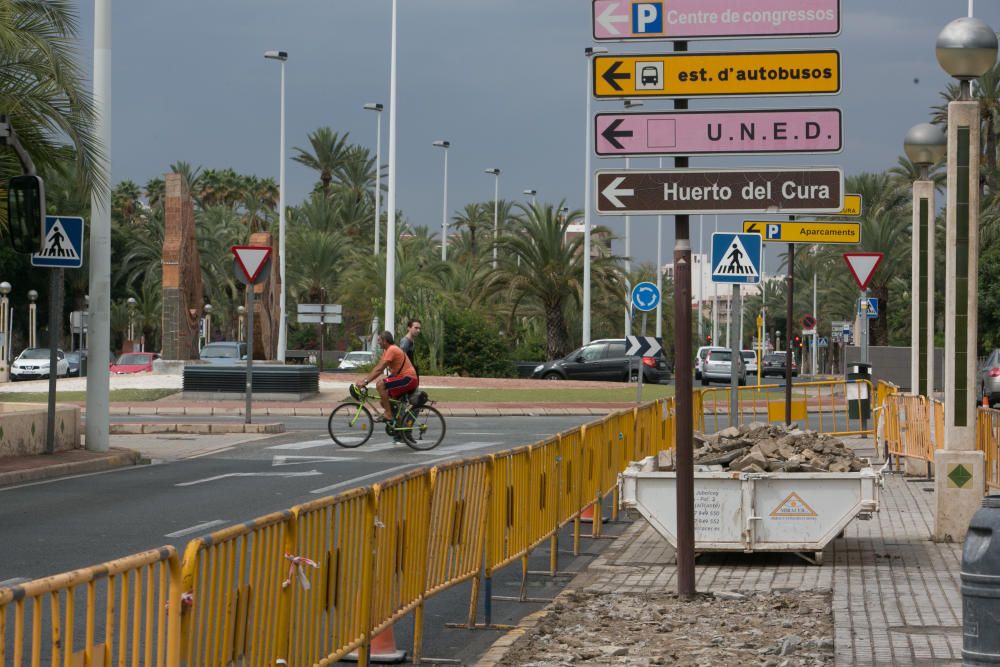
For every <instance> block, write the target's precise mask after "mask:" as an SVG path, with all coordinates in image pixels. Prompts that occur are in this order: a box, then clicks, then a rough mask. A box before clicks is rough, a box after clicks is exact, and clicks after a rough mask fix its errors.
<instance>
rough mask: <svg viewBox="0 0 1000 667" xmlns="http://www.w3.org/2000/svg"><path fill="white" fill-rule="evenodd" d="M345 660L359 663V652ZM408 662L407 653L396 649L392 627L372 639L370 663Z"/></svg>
mask: <svg viewBox="0 0 1000 667" xmlns="http://www.w3.org/2000/svg"><path fill="white" fill-rule="evenodd" d="M344 660H348V661H351V662H357V660H358V652H357V651H352V652H351V653H349V654H348V655H346V656H344ZM404 660H406V651H403V650H400V649H397V648H396V637H395V635H394V634H393V632H392V626H391V625H390V626H389V627H388V628H386V629H385V630H383V631H382V632H380V633H378V634H377V635H375V636H374V637H372V643H371V646H370V647H369V649H368V662H378V663H383V664H387V663H395V662H403V661H404Z"/></svg>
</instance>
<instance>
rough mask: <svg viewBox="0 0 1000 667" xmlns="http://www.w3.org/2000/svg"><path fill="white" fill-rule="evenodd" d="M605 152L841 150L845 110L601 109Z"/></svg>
mask: <svg viewBox="0 0 1000 667" xmlns="http://www.w3.org/2000/svg"><path fill="white" fill-rule="evenodd" d="M594 134H595V138H594V146H595V151H596V153H597V155H598V156H600V157H620V156H623V155H699V154H706V153H711V154H716V155H727V154H728V155H735V154H746V153H836V152H839V151H840V150H841V148H842V146H843V132H842V129H841V114H840V109H774V110H761V111H663V112H656V113H601V114H597V116H596V118H595V119H594Z"/></svg>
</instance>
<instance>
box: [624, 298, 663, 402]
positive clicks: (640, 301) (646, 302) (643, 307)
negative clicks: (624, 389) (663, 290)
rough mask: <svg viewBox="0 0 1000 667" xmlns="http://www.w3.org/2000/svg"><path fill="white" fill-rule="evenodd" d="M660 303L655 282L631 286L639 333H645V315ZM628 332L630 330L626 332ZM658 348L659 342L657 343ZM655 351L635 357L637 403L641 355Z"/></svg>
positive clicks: (640, 390) (639, 394)
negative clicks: (640, 326)
mask: <svg viewBox="0 0 1000 667" xmlns="http://www.w3.org/2000/svg"><path fill="white" fill-rule="evenodd" d="M659 304H660V290H659V289H657V287H656V284H655V283H651V282H641V283H636V286H635V287H633V288H632V307H633V308H635V309H636V310H638V311H640V312H641V313H642V330H641V331H640V333H641V334H642V335H643V336H645V335H646V316H647V315H648V314H649V311H651V310H655V309H656V307H657V306H658V305H659ZM628 333H629V334H630V333H631V332H628ZM657 349H659V344H658V345H657ZM652 354H655V352H653V353H651V354H650V355H645V354H643V353H640V356H638V357H636V361H637V364H636V368H637V375H638V377H637V384H636V389H635V402H636V403H639V402H640V401H641V400H642V357H643V356H652Z"/></svg>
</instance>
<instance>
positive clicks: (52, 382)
mask: <svg viewBox="0 0 1000 667" xmlns="http://www.w3.org/2000/svg"><path fill="white" fill-rule="evenodd" d="M62 286H63V270H62V269H50V270H49V414H48V415H47V417H48V419H47V420H46V423H45V453H46V454H55V452H56V377H57V376H58V375H59V358H58V354H57V352H58V350H59V330H60V329H61V327H60V325H59V320H60V319H61V317H60V316H61V315H62ZM7 335H8V337H9V336H10V334H9V333H8V334H7Z"/></svg>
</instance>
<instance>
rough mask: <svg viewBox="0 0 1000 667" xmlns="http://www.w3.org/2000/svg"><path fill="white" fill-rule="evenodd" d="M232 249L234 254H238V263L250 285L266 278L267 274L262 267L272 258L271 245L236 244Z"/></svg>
mask: <svg viewBox="0 0 1000 667" xmlns="http://www.w3.org/2000/svg"><path fill="white" fill-rule="evenodd" d="M232 249H233V255H235V256H236V265H237V266H238V267H239V269H240V271H242V273H243V277H244V278H246V280H247V284H248V285H256V284H257V283H259V282H263V281H264V280H265V279H266V274H264V273H263V272H262V271H261V269H263V268H264V263H265V262H267V260H268V259H270V258H271V247H270V246H246V245H242V246H241V245H234V246H233V248H232Z"/></svg>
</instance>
